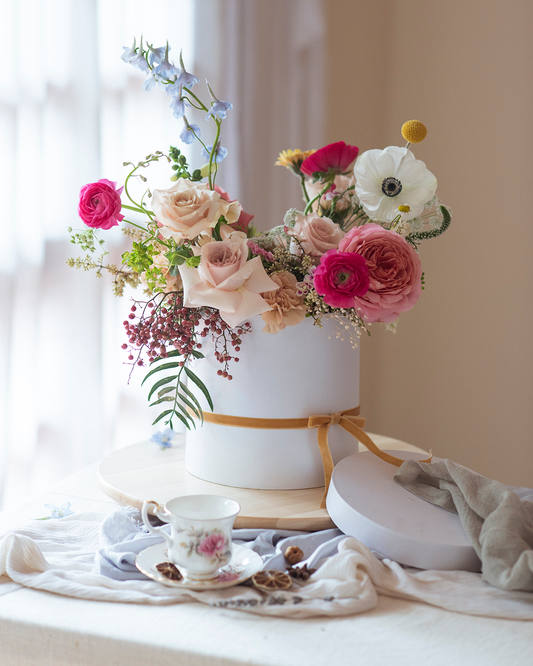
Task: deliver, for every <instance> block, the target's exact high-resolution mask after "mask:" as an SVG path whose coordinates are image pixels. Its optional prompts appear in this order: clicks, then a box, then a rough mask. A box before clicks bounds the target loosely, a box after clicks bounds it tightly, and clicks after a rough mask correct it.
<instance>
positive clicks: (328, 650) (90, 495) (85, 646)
mask: <svg viewBox="0 0 533 666" xmlns="http://www.w3.org/2000/svg"><path fill="white" fill-rule="evenodd" d="M93 473H94V470H87V471H86V472H85V473H83V474H80V475H78V477H76V478H74V479H72V480H71V481H70V482H69V483H67V484H66V485H63V486H62V487H59V488H58V489H57V490H58V491H59V492H58V493H56V494H45V495H42V496H41V497H39V498H36V499H35V500H34V501H32V502H30V503H29V504H28V505H26V506H25V507H24V508H23V509H22V510H19V511H17V512H16V514H11V515H4V516H1V518H0V532H4V531H5V529H6V528H8V527H10V526H12V527H16V526H17V525H20V524H21V522H23V521H24V520H27V519H29V518H35V517H38V516H40V515H44V514H45V513H46V512H47V511H46V509H45V508H44V503H45V502H54V503H56V504H59V503H60V502H62V501H64V500H65V499H68V500H69V501H71V502H72V505H73V508H74V509H75V510H76V511H88V510H89V509H91V510H94V508H95V506H98V507H99V510H100V511H101V512H102V515H105V514H106V513H108V512H109V511H112V510H113V509H114V508H115V506H116V505H115V504H114V503H113V502H109V501H107V500H106V498H105V497H104V496H103V495H101V494H100V492H99V491H98V490H97V489H96V488H94V487H91V483H90V482H89V479H90V475H91V474H93ZM95 500H96V504H95ZM422 585H423V583H422ZM4 591H6V592H8V593H7V594H3V595H2V592H4ZM0 595H2V596H0V664H1V666H12V665H13V666H15V665H16V666H19V665H22V664H24V665H25V664H32V665H33V664H51V665H53V666H63V665H65V666H67V665H68V666H74V665H76V666H78V665H80V666H85V665H87V666H88V665H91V666H92V665H93V664H94V665H96V664H98V666H101V665H102V664H104V663H105V664H106V666H107V665H108V664H117V665H121V664H128V666H137V665H139V666H140V665H141V664H142V665H143V666H145V664H147V663H155V664H157V665H158V666H165V665H166V664H172V665H173V666H174V665H175V664H177V663H179V664H180V666H181V665H183V666H187V665H189V664H191V665H193V664H194V665H199V664H210V665H211V666H219V665H220V666H222V665H224V666H227V665H229V664H232V665H233V664H235V665H237V664H238V665H243V664H258V665H263V664H264V665H265V666H274V664H275V665H276V666H285V665H287V666H288V665H291V666H294V665H295V664H298V665H299V664H306V666H308V665H309V666H314V665H315V664H316V666H323V665H324V664H326V663H335V665H336V666H344V665H346V666H348V665H350V666H352V665H353V664H356V663H357V664H364V665H365V666H373V665H374V664H375V665H378V664H379V665H385V664H387V666H388V665H389V664H395V666H404V665H405V666H407V665H409V666H412V665H417V664H424V666H427V664H431V665H432V666H440V665H441V664H442V666H444V665H446V666H449V665H450V664H454V666H456V665H458V666H463V665H464V666H471V665H474V666H475V665H477V664H480V665H481V664H483V666H485V665H488V666H492V665H494V666H496V665H497V666H500V665H501V664H512V665H513V666H530V665H531V664H532V663H533V623H532V622H525V621H511V620H502V619H495V618H485V617H472V616H468V615H464V614H458V613H453V612H449V611H445V610H442V609H440V608H436V607H432V606H429V605H426V604H421V603H416V602H411V601H407V600H402V599H394V598H390V597H385V596H379V598H378V604H377V606H376V607H375V608H374V609H372V610H370V611H367V612H365V613H362V614H358V615H353V616H350V617H341V618H322V617H320V618H313V619H306V620H290V619H285V618H275V617H260V616H255V615H250V614H245V613H240V612H236V611H234V610H227V609H221V608H210V607H206V606H203V605H201V604H198V603H185V604H176V605H171V606H164V607H158V606H142V605H136V604H123V603H106V602H99V601H87V600H79V599H72V598H67V597H63V596H59V595H53V594H49V593H46V592H39V591H35V590H29V589H25V588H19V587H17V586H14V585H13V584H12V583H11V582H9V581H8V580H6V579H4V580H3V581H2V582H1V583H0Z"/></svg>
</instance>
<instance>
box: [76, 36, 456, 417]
mask: <svg viewBox="0 0 533 666" xmlns="http://www.w3.org/2000/svg"><path fill="white" fill-rule="evenodd" d="M169 50H170V47H169V46H168V44H167V45H166V46H164V47H159V48H154V47H153V45H151V44H149V43H145V44H143V40H142V39H141V42H140V44H139V46H137V44H136V41H135V40H134V42H133V45H132V46H131V47H124V54H123V55H122V59H123V60H124V61H125V62H126V63H129V64H131V65H133V66H134V67H136V68H138V69H140V70H141V71H143V72H145V73H146V79H145V82H144V84H143V88H144V89H145V90H147V91H148V90H151V89H153V88H155V87H158V88H162V89H164V90H165V92H166V93H167V94H168V95H169V97H170V108H171V109H172V112H173V114H174V116H175V117H176V118H177V119H178V120H180V121H181V123H182V129H181V133H180V140H181V141H182V142H183V143H185V144H189V143H191V142H193V141H198V142H199V143H200V144H201V146H202V154H203V156H204V158H205V164H204V165H203V166H201V167H200V168H196V169H192V167H190V166H189V164H188V162H187V158H186V156H185V155H184V154H183V153H182V152H181V151H180V150H179V149H178V148H176V147H173V146H171V147H170V149H169V151H168V153H163V152H161V151H156V152H155V153H153V154H150V155H148V156H146V158H145V159H144V160H142V161H141V162H139V163H138V164H133V163H129V162H127V163H125V166H128V167H130V171H129V173H128V175H127V177H126V179H125V182H124V185H123V186H122V187H120V188H117V186H116V183H114V182H111V181H109V180H106V179H101V180H99V181H98V182H96V183H90V184H88V185H86V186H85V187H83V188H82V190H81V193H80V202H79V215H80V217H81V219H82V220H83V222H84V223H85V225H86V228H85V230H83V231H78V232H72V229H69V231H70V232H71V234H72V235H71V241H72V242H73V243H75V244H78V245H80V246H81V248H82V249H83V250H84V251H86V253H87V254H86V255H85V257H83V258H78V259H71V260H69V263H70V265H72V266H75V267H79V268H83V269H85V270H88V269H91V268H93V269H96V271H97V274H98V275H101V274H102V270H104V269H105V270H107V271H109V272H110V273H111V274H112V275H113V276H114V290H115V293H116V294H117V295H122V294H123V292H124V287H125V285H129V286H130V287H133V288H138V287H141V288H142V289H143V290H144V293H145V295H146V298H144V299H139V300H134V302H133V305H132V306H131V312H130V314H129V318H128V319H127V320H126V321H125V322H124V327H125V330H126V335H127V338H128V342H127V343H124V344H123V345H122V347H123V349H124V350H125V351H126V354H127V355H128V362H129V363H131V364H132V369H133V367H134V366H135V365H138V366H144V365H147V364H149V365H150V370H149V372H148V373H147V375H146V377H145V380H146V379H148V378H149V377H152V376H153V375H154V374H155V373H161V374H158V375H157V377H161V378H160V379H158V380H157V381H155V383H154V384H153V386H152V387H151V389H150V391H149V394H148V398H149V400H150V399H152V398H153V402H152V403H151V404H152V405H161V404H164V403H168V404H167V405H165V406H166V407H168V408H167V409H164V411H163V412H162V413H161V414H159V416H158V417H157V418H156V419H155V421H154V423H157V422H158V421H160V420H162V419H165V423H167V424H168V425H170V427H171V428H172V427H173V423H174V421H175V419H178V420H179V421H181V422H182V423H183V424H184V425H185V426H186V427H187V428H190V427H191V426H193V425H194V423H195V419H202V407H201V405H200V402H199V400H198V397H197V395H196V394H197V393H198V392H199V393H200V394H203V396H204V397H205V399H206V400H207V402H208V404H209V406H210V408H211V409H213V404H212V401H211V398H210V395H209V390H208V388H207V387H206V386H205V385H204V384H203V382H202V381H201V380H200V379H199V378H198V377H197V376H196V374H195V373H194V372H193V370H192V368H191V364H192V362H193V361H195V360H197V359H201V358H203V354H202V352H201V349H202V345H203V344H204V341H205V339H206V338H210V339H211V341H212V343H213V345H214V350H215V356H216V358H217V360H218V361H219V362H220V369H219V370H218V375H220V377H221V378H226V379H228V380H231V379H232V375H231V372H230V367H231V363H234V362H235V363H236V362H238V361H239V358H238V353H239V351H240V347H241V345H242V344H245V341H243V338H244V337H245V335H246V334H247V333H248V332H249V331H250V330H251V324H250V322H249V321H248V319H249V318H250V317H252V316H254V315H260V316H261V318H262V320H263V329H262V330H263V331H264V332H265V334H267V335H268V334H278V333H279V332H280V331H283V329H285V328H286V327H287V326H297V325H298V324H300V323H301V322H302V320H303V319H304V318H305V317H311V318H312V319H313V320H314V323H315V324H316V325H317V326H321V325H322V322H323V320H324V318H331V317H333V318H335V320H337V321H338V322H339V331H341V332H342V335H344V334H345V332H346V329H348V331H349V333H350V339H351V342H352V344H357V340H358V338H359V336H360V335H361V333H362V332H363V331H365V332H368V331H369V326H370V324H372V323H376V322H381V323H383V324H385V325H386V326H387V327H388V328H390V329H392V330H394V328H395V326H396V322H397V320H398V317H399V315H400V314H401V313H402V312H405V311H407V310H410V309H411V308H412V307H413V306H414V305H415V303H416V301H417V300H418V298H419V296H420V294H421V292H422V289H423V284H424V275H423V273H422V268H421V263H420V259H419V255H418V245H419V244H420V242H421V241H423V240H426V239H429V238H434V237H436V236H438V235H440V234H441V233H443V232H444V231H445V230H446V228H447V227H448V226H449V224H450V219H451V212H450V209H449V208H447V207H446V206H444V205H442V204H441V203H440V201H439V200H438V198H437V196H436V189H437V180H436V178H435V176H434V175H433V174H432V173H431V172H430V171H428V169H427V168H426V166H425V164H424V163H423V162H421V161H419V160H417V159H416V158H415V156H414V154H413V153H412V152H411V150H409V146H410V144H412V143H418V142H420V141H422V140H423V139H424V138H425V136H426V128H425V127H424V125H423V124H422V123H421V122H419V121H416V120H412V121H408V122H407V123H405V124H404V125H403V127H402V136H403V137H404V139H405V140H406V141H407V145H406V146H405V147H398V146H389V147H387V148H385V149H384V150H378V149H374V150H368V151H366V152H364V153H362V154H361V155H359V149H358V148H357V147H356V146H351V145H347V144H346V143H344V142H343V141H339V142H336V143H333V144H329V145H327V146H324V147H322V148H320V149H318V150H307V151H301V150H284V151H282V152H281V153H280V155H279V158H278V160H277V162H276V164H277V165H281V166H283V167H286V168H287V169H288V170H289V171H291V172H292V173H293V174H295V175H296V176H297V177H298V178H299V180H300V184H301V189H302V196H303V202H302V204H301V205H300V207H299V208H291V209H289V210H288V211H287V213H286V215H285V217H284V219H283V220H280V224H279V225H278V226H276V227H274V228H273V229H270V230H269V231H266V232H261V233H259V232H258V231H257V230H256V229H255V228H254V226H253V225H252V224H251V220H252V218H253V216H252V215H249V214H248V213H246V212H244V210H243V209H242V206H241V204H240V203H239V202H238V201H236V200H234V199H231V197H230V195H228V193H226V192H225V191H224V190H223V189H222V188H220V187H219V186H218V185H217V184H216V178H217V174H218V169H219V166H220V164H221V162H222V161H223V160H224V158H225V157H226V156H227V152H228V151H227V150H226V148H224V147H222V146H221V143H220V142H221V128H222V123H223V121H224V120H225V119H226V116H227V114H228V113H229V112H230V111H231V109H232V104H231V103H230V102H227V101H222V100H220V99H218V98H217V96H216V95H215V93H214V92H213V90H212V88H211V87H210V85H209V83H208V82H206V94H207V96H208V97H207V99H205V97H204V101H202V99H201V95H200V93H198V94H196V93H195V92H193V89H194V87H195V86H196V85H197V84H199V80H198V78H197V77H196V76H194V75H193V74H191V73H190V72H188V71H187V70H186V68H185V65H184V62H183V57H182V55H181V54H180V59H179V63H180V66H179V67H178V66H175V65H174V64H173V63H171V62H170V60H169ZM188 109H196V110H197V111H199V112H202V113H205V121H206V122H207V123H208V126H209V127H211V136H212V140H209V141H208V140H205V141H204V138H203V137H204V130H201V129H200V127H199V126H198V125H197V124H194V123H191V122H189V120H188V119H187V115H186V112H188ZM159 160H166V161H167V163H168V164H169V165H170V181H172V184H171V185H170V187H169V188H168V189H165V190H161V189H154V190H150V189H149V188H148V187H147V189H146V190H145V192H144V194H143V195H142V196H141V197H137V198H134V195H133V194H132V192H131V188H130V185H131V183H132V182H133V181H141V182H142V183H146V182H147V178H146V176H145V175H144V174H143V171H144V170H145V169H146V168H147V167H149V166H150V164H152V163H153V162H157V161H159ZM130 212H134V213H135V214H136V215H137V216H141V219H143V220H144V222H143V223H140V222H138V221H135V222H134V221H133V220H128V219H126V217H125V216H126V215H130ZM130 217H131V215H130ZM119 224H122V225H123V232H124V234H126V235H127V236H128V237H129V238H130V240H131V249H129V250H128V251H126V252H124V254H123V255H122V265H121V266H120V267H118V266H115V265H112V264H105V263H103V261H104V257H105V255H106V254H107V253H106V252H105V250H104V247H103V245H104V241H103V239H100V238H99V237H98V236H97V231H99V230H104V231H105V230H108V229H110V228H112V227H114V226H116V225H119ZM98 250H101V251H102V255H101V256H100V257H98V258H96V257H95V253H97V254H98ZM341 332H339V335H341ZM193 389H194V390H193Z"/></svg>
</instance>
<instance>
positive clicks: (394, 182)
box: [381, 176, 402, 197]
mask: <svg viewBox="0 0 533 666" xmlns="http://www.w3.org/2000/svg"><path fill="white" fill-rule="evenodd" d="M381 191H382V192H383V194H385V195H386V196H388V197H395V196H397V195H398V194H400V192H401V191H402V184H401V183H400V181H399V180H398V179H397V178H393V177H392V176H390V177H389V178H385V179H384V180H383V182H382V183H381Z"/></svg>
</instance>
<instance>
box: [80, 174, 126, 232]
mask: <svg viewBox="0 0 533 666" xmlns="http://www.w3.org/2000/svg"><path fill="white" fill-rule="evenodd" d="M123 189H124V188H123V187H121V188H119V189H118V190H117V184H116V183H112V182H111V181H110V180H106V179H105V178H102V179H101V180H99V181H98V182H97V183H89V184H88V185H85V186H84V187H82V188H81V191H80V202H79V205H78V213H79V216H80V217H81V219H82V220H83V221H84V222H85V224H86V225H87V226H88V227H92V228H93V229H111V227H116V226H117V224H118V223H119V222H121V221H122V220H123V219H124V215H121V213H120V211H121V209H122V202H121V200H120V195H121V193H122V190H123Z"/></svg>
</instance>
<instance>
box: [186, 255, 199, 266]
mask: <svg viewBox="0 0 533 666" xmlns="http://www.w3.org/2000/svg"><path fill="white" fill-rule="evenodd" d="M200 261H201V257H200V255H197V256H196V257H187V259H186V260H185V264H186V265H187V267H188V268H198V266H199V265H200Z"/></svg>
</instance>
